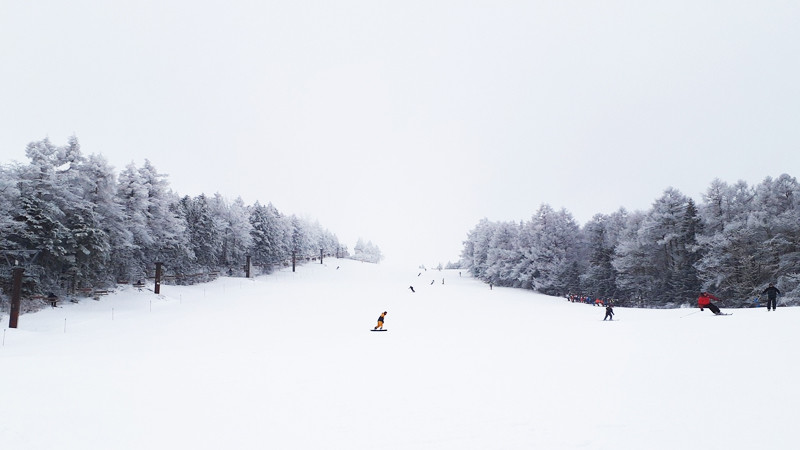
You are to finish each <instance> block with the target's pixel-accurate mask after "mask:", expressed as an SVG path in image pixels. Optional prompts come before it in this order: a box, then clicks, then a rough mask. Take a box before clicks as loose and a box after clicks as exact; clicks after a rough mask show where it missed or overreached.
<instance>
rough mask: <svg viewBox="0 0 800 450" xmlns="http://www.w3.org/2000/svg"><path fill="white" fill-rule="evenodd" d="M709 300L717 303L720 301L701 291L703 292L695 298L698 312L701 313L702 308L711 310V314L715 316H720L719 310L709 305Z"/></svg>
mask: <svg viewBox="0 0 800 450" xmlns="http://www.w3.org/2000/svg"><path fill="white" fill-rule="evenodd" d="M711 299H714V300H717V301H721V300H720V299H718V298H717V297H714V296H713V295H711V294H709V293H708V292H705V291H703V292H701V293H700V296H699V297H698V298H697V306H698V307H699V308H700V311H702V310H703V308H708V309H710V310H711V312H713V313H714V314H716V315H720V314H722V312H720V310H719V308H717V305H715V304H713V303H711Z"/></svg>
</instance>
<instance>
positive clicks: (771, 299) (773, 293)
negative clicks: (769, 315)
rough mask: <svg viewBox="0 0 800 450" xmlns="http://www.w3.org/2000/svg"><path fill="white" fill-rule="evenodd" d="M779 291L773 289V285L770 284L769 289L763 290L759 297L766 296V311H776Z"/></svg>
mask: <svg viewBox="0 0 800 450" xmlns="http://www.w3.org/2000/svg"><path fill="white" fill-rule="evenodd" d="M780 293H781V291H779V290H778V288H776V287H775V284H774V283H770V284H769V287H768V288H766V289H764V292H762V293H761V295H764V294H767V311H769V310H770V308H771V309H773V310H777V309H778V295H780Z"/></svg>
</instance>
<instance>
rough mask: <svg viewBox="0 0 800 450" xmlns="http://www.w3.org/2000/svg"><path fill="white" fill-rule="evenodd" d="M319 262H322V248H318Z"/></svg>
mask: <svg viewBox="0 0 800 450" xmlns="http://www.w3.org/2000/svg"><path fill="white" fill-rule="evenodd" d="M319 263H320V264H322V249H319Z"/></svg>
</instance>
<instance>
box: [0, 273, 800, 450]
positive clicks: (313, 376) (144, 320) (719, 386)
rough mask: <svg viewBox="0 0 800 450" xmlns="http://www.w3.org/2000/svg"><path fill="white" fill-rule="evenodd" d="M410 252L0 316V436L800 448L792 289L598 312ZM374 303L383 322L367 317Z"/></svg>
mask: <svg viewBox="0 0 800 450" xmlns="http://www.w3.org/2000/svg"><path fill="white" fill-rule="evenodd" d="M406 269H407V270H405V269H397V268H396V267H392V266H386V265H383V264H382V265H372V264H365V263H358V262H354V261H349V260H338V259H329V260H326V261H325V264H308V265H304V266H300V267H298V269H297V272H295V273H293V272H291V269H289V270H283V271H280V272H276V273H274V274H272V275H269V276H263V277H258V278H256V279H249V280H248V279H242V278H221V279H218V280H216V281H215V282H212V283H208V284H204V285H197V286H188V287H178V286H162V293H161V295H160V296H159V295H155V294H153V293H152V292H151V291H147V290H144V291H138V290H137V289H135V288H133V287H130V286H128V287H124V288H120V289H119V290H118V291H117V292H116V293H114V294H112V295H109V296H107V297H103V298H102V299H101V300H99V301H94V300H91V299H87V300H83V301H81V302H80V303H79V304H73V303H69V302H65V303H66V304H62V305H61V306H60V307H59V308H54V309H48V310H44V311H41V312H38V313H35V314H26V315H23V316H21V317H20V320H19V328H17V329H5V327H6V326H7V323H8V316H7V315H5V316H4V317H3V318H2V320H3V325H2V326H3V328H4V329H3V346H2V347H0V386H2V387H0V392H2V395H1V396H0V417H2V420H0V447H2V448H4V449H15V450H27V449H42V450H45V449H47V450H50V449H80V450H94V449H96V450H108V449H169V450H175V449H215V450H218V449H348V450H355V449H374V448H380V449H382V450H389V449H437V450H438V449H458V450H465V449H525V450H529V449H534V448H535V449H637V450H644V449H669V450H673V449H796V448H800V442H799V441H798V438H797V436H798V434H797V431H796V429H794V426H795V424H796V423H797V418H798V414H797V412H796V411H797V405H799V404H800V382H798V380H800V361H798V358H797V353H796V345H797V341H798V336H799V335H800V331H799V328H798V323H800V309H798V308H781V307H779V308H778V311H774V312H767V311H766V309H763V308H761V309H747V310H730V309H726V308H725V303H724V302H722V303H721V305H720V306H721V307H722V308H723V311H728V312H734V314H733V315H731V316H724V317H715V316H712V314H711V313H710V312H709V311H708V310H706V311H705V312H699V310H696V309H677V310H644V309H625V308H616V309H615V312H616V316H615V319H617V320H615V321H614V322H603V320H602V318H603V316H604V312H605V311H604V309H603V308H598V307H594V306H590V305H583V304H574V303H569V302H567V301H566V300H564V299H562V298H553V297H547V296H544V295H539V294H536V293H534V292H531V291H527V290H518V289H504V288H497V287H495V288H494V289H491V290H490V289H489V287H488V285H486V284H483V283H481V282H479V281H477V280H474V279H472V278H469V277H467V276H466V273H465V274H464V276H459V273H458V271H434V270H427V271H423V270H417V269H415V268H406ZM431 283H432V284H431ZM411 285H413V286H414V288H415V290H416V293H412V292H411V290H410V289H409V286H411ZM151 287H152V286H151ZM382 311H388V314H387V316H386V324H385V328H387V329H388V330H389V331H388V332H384V333H373V332H370V330H371V329H372V327H374V326H375V324H376V319H377V318H378V315H379V314H380V313H381V312H382Z"/></svg>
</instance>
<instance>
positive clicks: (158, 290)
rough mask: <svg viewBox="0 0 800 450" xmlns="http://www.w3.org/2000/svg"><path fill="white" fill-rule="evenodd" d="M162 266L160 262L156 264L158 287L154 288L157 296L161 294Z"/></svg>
mask: <svg viewBox="0 0 800 450" xmlns="http://www.w3.org/2000/svg"><path fill="white" fill-rule="evenodd" d="M161 264H162V263H160V262H157V263H156V285H155V287H154V288H153V293H155V294H160V293H161Z"/></svg>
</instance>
